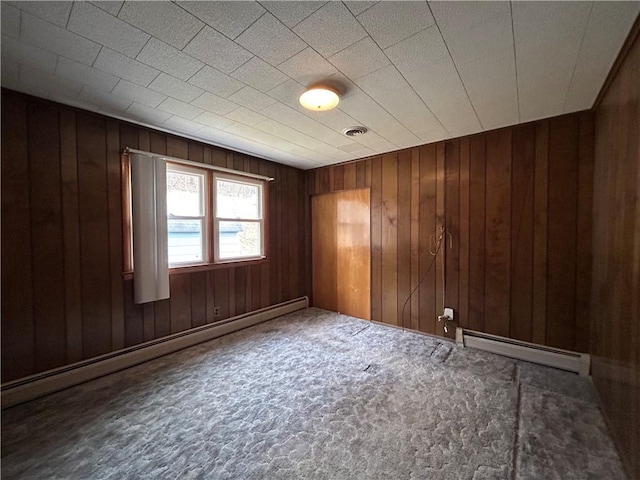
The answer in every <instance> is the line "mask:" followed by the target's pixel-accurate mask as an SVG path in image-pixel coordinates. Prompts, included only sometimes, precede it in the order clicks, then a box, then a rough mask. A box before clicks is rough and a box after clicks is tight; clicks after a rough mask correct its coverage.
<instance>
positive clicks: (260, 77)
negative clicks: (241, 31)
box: [231, 57, 289, 92]
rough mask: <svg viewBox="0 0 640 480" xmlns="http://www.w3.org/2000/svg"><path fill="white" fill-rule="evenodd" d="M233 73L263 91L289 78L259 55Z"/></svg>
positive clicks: (235, 76)
mask: <svg viewBox="0 0 640 480" xmlns="http://www.w3.org/2000/svg"><path fill="white" fill-rule="evenodd" d="M231 75H232V76H233V77H234V78H237V79H238V80H240V81H242V82H244V83H246V84H247V85H251V86H252V87H254V88H257V89H258V90H260V91H262V92H266V91H268V90H271V89H272V88H274V87H277V86H278V85H280V84H281V83H283V82H285V81H287V80H288V79H289V77H287V76H286V75H285V74H284V73H282V72H280V71H279V70H277V69H275V68H274V67H272V66H271V65H269V64H268V63H266V62H264V61H263V60H260V59H259V58H257V57H253V58H252V59H251V60H249V61H248V62H247V63H245V64H244V65H242V66H241V67H240V68H238V69H237V70H236V71H235V72H233V73H232V74H231Z"/></svg>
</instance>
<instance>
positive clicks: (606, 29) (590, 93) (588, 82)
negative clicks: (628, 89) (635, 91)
mask: <svg viewBox="0 0 640 480" xmlns="http://www.w3.org/2000/svg"><path fill="white" fill-rule="evenodd" d="M639 11H640V3H639V2H596V3H594V4H593V10H592V12H591V17H590V19H589V23H588V25H587V28H586V31H585V35H584V38H583V40H582V44H581V48H580V52H579V54H578V58H577V61H576V68H575V72H574V73H573V77H572V79H571V84H570V86H569V91H568V92H567V98H566V99H565V105H564V109H563V111H564V112H573V111H576V110H582V109H586V108H591V106H592V105H593V102H594V101H595V99H596V97H597V96H598V93H599V91H600V88H601V87H602V84H603V83H604V80H605V79H606V77H607V74H608V72H609V70H611V66H612V65H613V62H614V60H615V57H616V54H617V52H618V51H619V50H620V47H621V46H622V44H623V43H624V41H625V39H626V38H627V35H628V34H629V30H630V28H631V26H632V25H633V22H634V19H635V18H637V17H638V12H639Z"/></svg>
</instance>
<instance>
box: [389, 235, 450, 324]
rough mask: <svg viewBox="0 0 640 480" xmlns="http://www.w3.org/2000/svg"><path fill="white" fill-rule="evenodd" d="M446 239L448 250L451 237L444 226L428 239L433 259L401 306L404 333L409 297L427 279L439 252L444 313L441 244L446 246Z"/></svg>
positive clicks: (444, 286)
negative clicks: (405, 313)
mask: <svg viewBox="0 0 640 480" xmlns="http://www.w3.org/2000/svg"><path fill="white" fill-rule="evenodd" d="M447 237H448V238H449V248H452V247H453V237H452V236H451V234H450V233H449V232H448V231H447V229H446V228H445V226H444V225H441V226H440V233H432V234H431V236H430V237H429V253H430V254H431V255H432V256H433V258H432V259H431V262H430V263H429V266H428V267H427V270H426V271H425V272H424V273H423V274H422V277H421V278H420V280H419V281H418V284H417V285H416V286H415V287H414V288H413V290H411V293H409V296H408V297H407V299H406V300H405V301H404V304H403V305H402V314H401V316H400V317H401V318H400V320H401V322H402V331H403V332H404V331H405V327H404V312H405V309H406V308H407V304H408V303H409V301H410V300H411V297H412V296H413V294H414V293H416V292H417V291H418V288H420V285H421V284H422V282H423V281H424V279H425V278H427V274H428V273H429V272H430V271H431V269H432V268H433V265H434V264H435V263H436V260H437V258H438V253H440V252H442V311H443V312H444V309H445V306H446V293H447V290H446V288H447V285H446V275H445V264H446V261H445V260H446V259H445V251H446V248H445V249H443V248H442V244H443V243H444V244H445V246H446V243H447ZM442 318H443V316H442V315H439V316H438V321H441V320H442ZM444 330H445V333H447V326H446V322H445V324H444Z"/></svg>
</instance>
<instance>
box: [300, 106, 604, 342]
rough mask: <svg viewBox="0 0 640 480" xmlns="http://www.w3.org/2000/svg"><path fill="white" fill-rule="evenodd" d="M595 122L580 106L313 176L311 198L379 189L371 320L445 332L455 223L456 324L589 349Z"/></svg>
mask: <svg viewBox="0 0 640 480" xmlns="http://www.w3.org/2000/svg"><path fill="white" fill-rule="evenodd" d="M593 128H594V119H593V114H592V113H591V112H580V113H577V114H572V115H565V116H561V117H555V118H551V119H547V120H542V121H539V122H535V123H529V124H524V125H519V126H514V127H508V128H503V129H500V130H494V131H490V132H486V133H482V134H477V135H472V136H468V137H463V138H459V139H454V140H449V141H445V142H439V143H435V144H429V145H423V146H420V147H414V148H411V149H407V150H400V151H397V152H392V153H389V154H386V155H383V156H379V157H375V158H369V159H364V160H360V161H357V162H353V163H349V164H343V165H336V166H331V167H325V168H320V169H315V170H311V171H309V172H308V174H307V175H308V176H307V187H308V192H309V194H310V195H313V194H320V193H327V192H334V191H339V190H343V189H352V188H361V187H370V188H371V251H372V254H371V316H372V319H373V320H376V321H380V322H384V323H388V324H391V325H403V324H404V326H406V327H408V328H411V329H414V330H419V331H422V332H426V333H431V334H437V335H442V334H443V330H442V326H441V325H439V324H438V322H437V315H439V314H441V311H442V297H443V277H442V265H441V261H440V258H439V259H438V261H437V262H435V264H433V257H432V256H431V255H430V254H429V237H430V235H432V234H433V233H435V232H437V230H438V229H439V228H440V226H441V225H446V228H447V230H448V231H449V232H450V233H451V234H452V236H453V247H452V248H451V249H449V248H448V247H447V249H446V268H445V277H444V284H445V285H446V292H445V295H446V306H447V307H452V308H454V310H455V312H456V317H457V319H458V323H459V325H461V326H463V327H467V328H471V329H474V330H480V331H483V332H487V333H492V334H496V335H502V336H506V337H511V338H516V339H519V340H525V341H530V342H535V343H538V344H545V345H550V346H554V347H560V348H566V349H571V350H579V351H586V350H587V348H588V338H589V335H588V331H589V322H588V308H589V294H590V285H591V284H590V271H591V262H590V251H591V198H592V197H591V196H592V188H593V135H594V133H593ZM420 280H422V282H421V283H420V284H419V286H418V283H419V282H420ZM416 287H417V290H416V293H415V294H414V295H413V296H412V297H411V300H410V302H409V303H408V305H407V307H406V311H405V314H404V317H403V316H402V308H403V305H404V302H405V300H406V299H407V297H408V296H409V294H410V292H411V291H413V290H414V289H416Z"/></svg>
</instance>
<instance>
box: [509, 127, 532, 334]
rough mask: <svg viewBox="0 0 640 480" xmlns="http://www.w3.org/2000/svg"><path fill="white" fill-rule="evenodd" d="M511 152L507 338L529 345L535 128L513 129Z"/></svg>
mask: <svg viewBox="0 0 640 480" xmlns="http://www.w3.org/2000/svg"><path fill="white" fill-rule="evenodd" d="M512 151H513V153H512V159H513V161H512V170H511V185H512V189H513V191H512V194H511V222H512V225H511V229H512V234H511V303H510V327H511V332H510V336H511V337H512V338H515V339H518V340H524V341H525V342H530V341H531V328H532V312H533V307H532V301H533V291H532V289H531V281H532V278H533V183H534V165H535V126H534V125H531V124H528V125H523V126H521V127H517V128H515V129H514V130H513V137H512Z"/></svg>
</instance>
